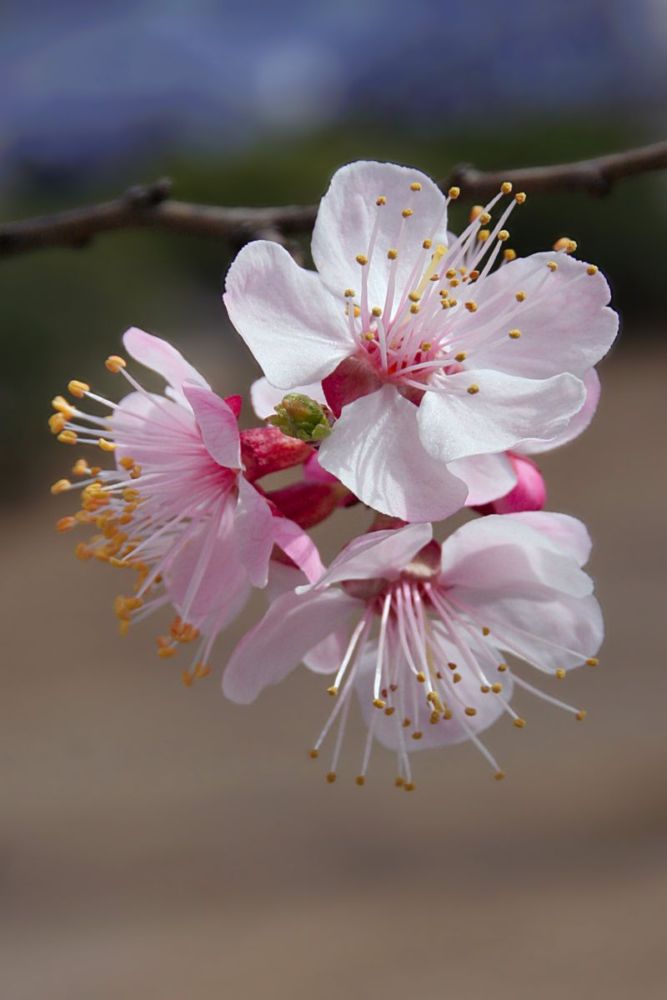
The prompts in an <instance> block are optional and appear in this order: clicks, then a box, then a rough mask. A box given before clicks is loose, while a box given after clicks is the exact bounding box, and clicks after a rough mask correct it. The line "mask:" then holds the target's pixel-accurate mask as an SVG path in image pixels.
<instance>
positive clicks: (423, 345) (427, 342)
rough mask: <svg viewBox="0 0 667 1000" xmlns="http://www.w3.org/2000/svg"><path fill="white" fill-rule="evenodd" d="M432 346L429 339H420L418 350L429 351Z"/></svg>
mask: <svg viewBox="0 0 667 1000" xmlns="http://www.w3.org/2000/svg"><path fill="white" fill-rule="evenodd" d="M432 347H433V344H432V343H431V341H430V340H422V342H421V344H420V345H419V349H420V351H430V350H431V348H432Z"/></svg>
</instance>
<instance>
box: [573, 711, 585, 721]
mask: <svg viewBox="0 0 667 1000" xmlns="http://www.w3.org/2000/svg"><path fill="white" fill-rule="evenodd" d="M586 714H587V713H586V711H585V709H583V708H581V709H579V711H578V712H577V714H576V715H575V719H576V720H577V722H583V721H584V719H585V718H586Z"/></svg>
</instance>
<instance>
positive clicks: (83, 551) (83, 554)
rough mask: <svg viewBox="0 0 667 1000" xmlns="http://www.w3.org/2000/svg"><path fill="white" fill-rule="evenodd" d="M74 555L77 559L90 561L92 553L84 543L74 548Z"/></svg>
mask: <svg viewBox="0 0 667 1000" xmlns="http://www.w3.org/2000/svg"><path fill="white" fill-rule="evenodd" d="M74 555H75V556H76V557H77V559H92V558H93V553H92V550H91V548H90V546H89V545H86V543H85V542H79V543H78V544H77V545H76V546H75V548H74Z"/></svg>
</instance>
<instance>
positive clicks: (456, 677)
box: [452, 673, 461, 684]
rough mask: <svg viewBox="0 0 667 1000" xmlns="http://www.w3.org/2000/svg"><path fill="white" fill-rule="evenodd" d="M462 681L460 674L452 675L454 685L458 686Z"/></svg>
mask: <svg viewBox="0 0 667 1000" xmlns="http://www.w3.org/2000/svg"><path fill="white" fill-rule="evenodd" d="M460 680H461V674H459V673H453V674H452V681H453V682H454V684H458V683H459V682H460Z"/></svg>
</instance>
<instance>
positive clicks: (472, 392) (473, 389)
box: [466, 383, 479, 396]
mask: <svg viewBox="0 0 667 1000" xmlns="http://www.w3.org/2000/svg"><path fill="white" fill-rule="evenodd" d="M466 392H467V393H468V395H469V396H476V395H477V393H478V392H479V386H478V385H476V384H475V383H473V384H472V385H469V386H468V388H467V389H466Z"/></svg>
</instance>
